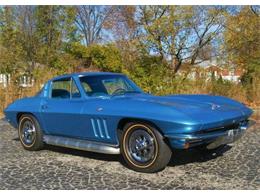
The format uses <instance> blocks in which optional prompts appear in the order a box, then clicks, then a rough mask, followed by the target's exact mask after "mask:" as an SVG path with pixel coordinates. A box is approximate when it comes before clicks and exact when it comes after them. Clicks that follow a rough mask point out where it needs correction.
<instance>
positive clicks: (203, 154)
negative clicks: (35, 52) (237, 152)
mask: <svg viewBox="0 0 260 195" xmlns="http://www.w3.org/2000/svg"><path fill="white" fill-rule="evenodd" d="M231 148H232V146H230V145H225V146H224V147H221V148H219V149H215V150H201V149H197V148H195V149H189V150H174V151H173V154H172V158H171V161H170V162H169V164H168V166H179V165H185V164H189V163H194V162H207V161H210V160H212V159H215V158H218V157H220V156H223V154H224V153H225V152H227V151H229V150H230V149H231Z"/></svg>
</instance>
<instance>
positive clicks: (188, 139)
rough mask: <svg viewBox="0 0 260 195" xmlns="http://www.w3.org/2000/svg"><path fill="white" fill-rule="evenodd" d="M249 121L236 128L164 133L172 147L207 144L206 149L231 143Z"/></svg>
mask: <svg viewBox="0 0 260 195" xmlns="http://www.w3.org/2000/svg"><path fill="white" fill-rule="evenodd" d="M252 124H253V123H252V122H251V121H243V122H241V123H240V124H239V125H237V127H236V128H228V127H227V128H224V127H221V128H216V130H215V131H210V132H203V133H190V134H171V135H166V136H165V137H167V139H168V140H169V142H170V145H171V146H172V148H177V149H188V148H191V147H195V146H199V145H207V148H208V149H214V148H217V147H218V146H220V145H223V144H229V143H233V142H235V141H236V140H238V139H239V138H241V137H242V136H243V134H244V133H245V131H246V130H247V129H248V128H249V127H250V126H251V125H252Z"/></svg>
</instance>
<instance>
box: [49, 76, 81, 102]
mask: <svg viewBox="0 0 260 195" xmlns="http://www.w3.org/2000/svg"><path fill="white" fill-rule="evenodd" d="M78 97H80V92H79V90H78V88H77V86H76V84H75V82H74V80H73V79H71V78H65V79H60V80H56V81H53V82H52V89H51V98H57V99H70V98H78Z"/></svg>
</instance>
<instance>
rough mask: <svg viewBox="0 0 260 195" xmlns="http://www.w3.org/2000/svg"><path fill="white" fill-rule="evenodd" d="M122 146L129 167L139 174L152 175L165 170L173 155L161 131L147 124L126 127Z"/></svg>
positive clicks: (134, 124) (130, 124) (131, 124)
mask: <svg viewBox="0 0 260 195" xmlns="http://www.w3.org/2000/svg"><path fill="white" fill-rule="evenodd" d="M120 146H121V151H122V154H123V157H124V159H125V161H126V162H127V164H128V166H129V167H130V168H131V169H133V170H135V171H139V172H146V173H152V172H157V171H160V170H162V169H164V168H165V167H166V166H167V164H168V163H169V161H170V159H171V155H172V152H171V149H170V148H169V146H168V145H167V144H166V143H165V142H164V140H163V136H162V135H161V134H160V133H159V131H158V130H157V129H156V128H154V127H152V126H151V125H148V124H145V123H133V122H131V123H128V124H127V125H125V127H124V131H123V134H122V139H121V143H120Z"/></svg>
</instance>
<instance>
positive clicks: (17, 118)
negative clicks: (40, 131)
mask: <svg viewBox="0 0 260 195" xmlns="http://www.w3.org/2000/svg"><path fill="white" fill-rule="evenodd" d="M24 114H30V115H32V116H34V114H32V113H30V112H18V113H17V115H16V121H17V124H18V123H19V120H20V118H21V116H22V115H24ZM34 117H35V116H34Z"/></svg>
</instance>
